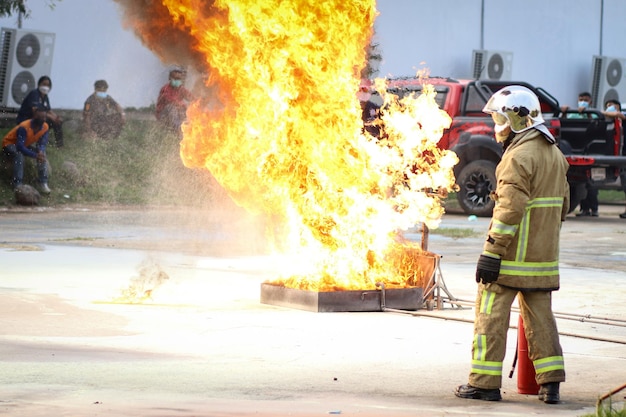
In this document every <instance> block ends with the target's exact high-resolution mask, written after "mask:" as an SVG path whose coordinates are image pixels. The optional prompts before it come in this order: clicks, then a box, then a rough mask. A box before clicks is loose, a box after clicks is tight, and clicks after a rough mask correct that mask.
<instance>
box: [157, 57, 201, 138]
mask: <svg viewBox="0 0 626 417" xmlns="http://www.w3.org/2000/svg"><path fill="white" fill-rule="evenodd" d="M184 79H185V73H184V71H183V70H182V69H173V70H171V71H170V75H169V82H168V83H167V84H166V85H164V86H163V87H162V88H161V90H160V91H159V97H158V98H157V103H156V118H157V120H158V121H159V122H161V123H162V124H163V125H164V126H166V127H167V128H168V129H171V130H173V131H175V132H180V126H181V125H182V124H183V122H184V121H185V118H186V116H187V114H186V113H187V105H188V104H189V102H190V101H191V100H193V95H192V94H191V92H190V91H189V90H187V89H186V88H185V87H184V86H183V84H184Z"/></svg>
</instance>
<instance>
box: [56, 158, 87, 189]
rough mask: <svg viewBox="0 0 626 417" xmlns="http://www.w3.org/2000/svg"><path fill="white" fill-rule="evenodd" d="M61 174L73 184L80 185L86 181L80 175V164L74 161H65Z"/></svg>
mask: <svg viewBox="0 0 626 417" xmlns="http://www.w3.org/2000/svg"><path fill="white" fill-rule="evenodd" d="M60 175H61V177H63V178H64V179H65V180H66V181H67V182H69V183H70V184H73V185H80V184H82V183H83V182H84V181H83V179H82V177H81V175H80V170H79V169H78V166H77V165H76V164H75V163H74V162H72V161H63V164H62V165H61V169H60Z"/></svg>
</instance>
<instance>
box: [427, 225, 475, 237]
mask: <svg viewBox="0 0 626 417" xmlns="http://www.w3.org/2000/svg"><path fill="white" fill-rule="evenodd" d="M429 233H431V234H433V235H441V236H446V237H451V238H453V239H461V238H467V237H479V236H482V235H483V233H478V232H476V231H475V230H473V229H466V228H462V227H440V228H438V229H431V230H430V231H429Z"/></svg>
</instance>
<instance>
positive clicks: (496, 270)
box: [476, 255, 501, 284]
mask: <svg viewBox="0 0 626 417" xmlns="http://www.w3.org/2000/svg"><path fill="white" fill-rule="evenodd" d="M500 262H501V261H500V258H492V257H491V256H487V255H480V257H479V258H478V264H476V282H481V281H482V283H483V284H489V283H490V282H495V281H496V280H497V279H498V275H500Z"/></svg>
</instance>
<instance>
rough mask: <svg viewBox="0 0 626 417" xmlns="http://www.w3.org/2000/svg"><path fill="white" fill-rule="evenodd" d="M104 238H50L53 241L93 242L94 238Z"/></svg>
mask: <svg viewBox="0 0 626 417" xmlns="http://www.w3.org/2000/svg"><path fill="white" fill-rule="evenodd" d="M99 239H104V238H102V237H68V238H65V239H52V241H53V242H93V241H95V240H99Z"/></svg>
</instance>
